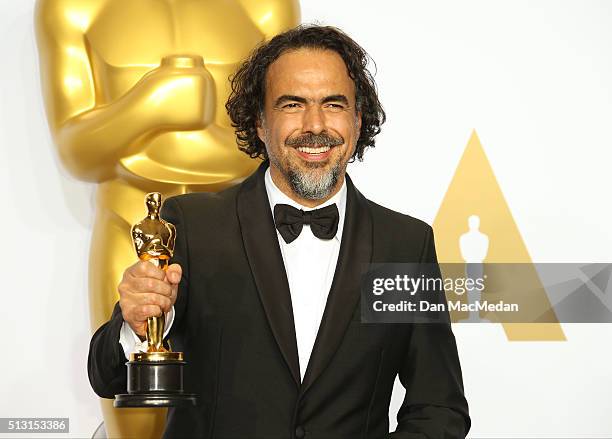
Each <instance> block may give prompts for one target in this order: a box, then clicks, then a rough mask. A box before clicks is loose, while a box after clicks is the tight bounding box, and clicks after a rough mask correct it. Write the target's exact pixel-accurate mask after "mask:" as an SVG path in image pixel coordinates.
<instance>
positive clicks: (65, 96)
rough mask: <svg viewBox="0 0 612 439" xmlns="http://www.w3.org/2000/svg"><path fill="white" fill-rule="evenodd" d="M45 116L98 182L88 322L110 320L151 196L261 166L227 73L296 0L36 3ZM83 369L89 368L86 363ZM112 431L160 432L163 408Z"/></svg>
mask: <svg viewBox="0 0 612 439" xmlns="http://www.w3.org/2000/svg"><path fill="white" fill-rule="evenodd" d="M35 14H36V17H35V20H36V33H37V41H38V49H39V55H40V70H41V78H42V86H43V93H44V98H45V105H46V111H47V117H48V121H49V126H50V129H51V133H52V135H53V138H54V141H55V143H56V145H57V147H58V150H59V157H60V159H61V161H62V162H63V164H64V165H65V167H66V168H67V169H68V170H69V171H70V172H71V173H72V174H73V175H74V176H75V177H76V178H79V179H82V180H85V181H90V182H96V183H98V185H97V194H96V215H95V223H94V230H93V236H92V243H91V253H90V261H89V267H90V270H89V296H90V313H91V327H92V329H94V330H95V329H97V328H98V327H99V326H100V325H101V324H102V323H104V322H105V321H106V320H108V318H109V316H110V314H111V310H112V308H113V306H114V304H115V303H116V301H117V300H118V294H117V285H118V283H119V281H120V278H121V274H122V273H123V271H124V270H125V268H126V267H128V266H129V265H131V264H132V263H133V262H134V259H135V256H134V253H133V249H132V243H131V239H130V227H131V224H133V223H135V222H137V221H138V220H139V219H140V218H139V217H140V215H141V206H142V204H141V203H142V199H143V197H144V196H145V195H146V194H147V193H148V192H155V191H158V192H161V193H162V194H163V195H164V196H165V197H168V196H172V195H176V194H181V193H186V192H192V191H212V190H219V189H222V188H224V187H227V186H230V185H232V184H235V183H237V182H239V181H241V179H243V178H244V177H245V176H246V175H248V174H250V173H251V172H252V171H253V170H254V168H255V167H256V166H257V162H256V161H254V160H251V159H249V158H248V156H246V155H245V154H243V153H242V152H240V151H238V150H237V148H236V142H235V138H234V133H233V130H232V128H231V125H230V121H229V118H228V117H227V115H226V112H225V108H224V104H225V100H226V97H227V95H228V92H229V83H228V80H227V78H228V76H230V75H231V74H232V73H233V72H234V70H235V69H236V68H237V66H238V64H239V63H240V61H241V60H242V59H243V58H244V57H245V56H246V55H247V54H248V53H249V52H250V50H251V49H252V48H253V47H254V46H255V45H256V44H258V43H259V42H261V41H262V40H264V39H268V38H270V37H272V36H273V35H275V34H276V33H278V32H281V31H284V30H286V29H288V28H290V27H293V26H295V25H297V24H298V23H299V4H298V1H297V0H206V1H201V0H200V1H198V0H129V1H125V0H38V2H37V5H36V12H35ZM83 367H85V366H83ZM102 410H103V414H104V420H105V427H106V432H107V435H108V437H112V438H117V437H133V438H140V439H146V438H154V437H159V436H160V435H161V431H162V429H163V425H164V420H165V410H164V409H131V410H124V411H122V410H119V409H114V408H113V406H112V400H102Z"/></svg>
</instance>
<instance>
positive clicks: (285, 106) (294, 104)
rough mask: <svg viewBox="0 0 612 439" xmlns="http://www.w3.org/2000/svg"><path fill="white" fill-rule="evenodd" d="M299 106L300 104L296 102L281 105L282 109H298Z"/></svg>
mask: <svg viewBox="0 0 612 439" xmlns="http://www.w3.org/2000/svg"><path fill="white" fill-rule="evenodd" d="M299 106H300V104H298V103H296V102H292V103H290V104H285V105H283V108H298V107H299Z"/></svg>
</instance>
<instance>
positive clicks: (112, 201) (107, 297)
mask: <svg viewBox="0 0 612 439" xmlns="http://www.w3.org/2000/svg"><path fill="white" fill-rule="evenodd" d="M145 193H146V191H143V190H139V189H136V188H134V187H133V186H129V187H126V186H125V184H124V183H120V182H111V183H105V184H104V185H101V187H100V188H99V192H98V196H97V199H96V204H97V206H96V209H97V211H96V220H95V224H94V230H93V236H92V241H91V249H90V260H89V307H90V308H89V309H90V317H91V325H92V331H95V330H96V329H97V328H98V327H100V325H102V324H103V323H104V322H106V321H108V319H109V318H110V315H111V313H112V310H113V307H114V306H115V303H116V302H117V301H118V300H119V294H118V293H117V285H118V284H119V282H120V281H121V277H122V275H123V271H124V270H125V269H126V268H127V267H128V266H130V265H132V264H133V263H134V262H136V261H137V260H138V259H137V257H136V252H135V250H134V247H133V245H132V241H131V235H130V229H131V226H132V224H133V223H135V222H137V221H138V220H140V219H142V218H143V217H144V216H145V214H146V211H145V207H144V196H145ZM117 343H119V340H117ZM101 405H102V413H103V415H104V424H105V427H106V433H107V436H108V437H109V438H122V439H123V438H138V439H153V438H159V437H161V435H162V433H163V430H164V426H165V420H166V412H167V410H166V409H132V408H129V409H125V408H124V409H115V408H113V400H111V399H101Z"/></svg>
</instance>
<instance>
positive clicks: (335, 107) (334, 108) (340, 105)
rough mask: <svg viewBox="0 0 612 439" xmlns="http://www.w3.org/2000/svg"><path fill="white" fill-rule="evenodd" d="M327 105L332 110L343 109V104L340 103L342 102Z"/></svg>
mask: <svg viewBox="0 0 612 439" xmlns="http://www.w3.org/2000/svg"><path fill="white" fill-rule="evenodd" d="M327 107H328V108H331V109H332V110H343V109H344V105H342V104H334V103H329V104H327Z"/></svg>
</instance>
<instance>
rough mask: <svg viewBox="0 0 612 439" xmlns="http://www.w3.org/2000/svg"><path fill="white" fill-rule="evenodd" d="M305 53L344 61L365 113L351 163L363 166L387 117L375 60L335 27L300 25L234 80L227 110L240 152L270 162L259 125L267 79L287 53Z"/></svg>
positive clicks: (254, 56) (259, 52)
mask: <svg viewBox="0 0 612 439" xmlns="http://www.w3.org/2000/svg"><path fill="white" fill-rule="evenodd" d="M300 48H312V49H325V50H333V51H334V52H336V53H338V55H340V56H341V57H342V59H343V60H344V63H345V64H346V67H347V70H348V74H349V76H350V78H351V79H352V80H353V81H354V83H355V99H356V107H357V111H361V132H360V135H359V139H358V140H357V146H356V148H355V152H354V153H353V156H352V157H351V160H354V159H355V157H357V159H359V160H363V153H364V151H365V149H366V148H367V147H373V146H374V137H375V136H376V135H377V134H378V133H380V126H381V125H382V124H383V123H384V122H385V112H384V110H383V108H382V105H381V104H380V101H379V100H378V94H377V89H376V84H375V82H374V78H373V77H372V74H371V73H370V71H369V70H368V68H367V65H368V61H370V60H371V58H370V56H369V55H368V54H367V52H366V51H365V50H364V49H363V48H362V47H361V46H359V44H357V43H356V42H355V41H353V40H352V39H351V38H350V37H349V36H348V35H346V34H345V33H344V32H342V31H341V30H339V29H337V28H335V27H331V26H318V25H300V26H298V27H295V28H293V29H290V30H288V31H286V32H284V33H282V34H279V35H276V36H275V37H274V38H272V39H271V40H270V41H269V42H265V43H262V44H261V45H259V46H258V47H256V48H255V49H254V50H253V52H252V53H251V55H250V56H249V57H248V58H247V59H246V61H244V62H243V63H242V65H241V66H240V68H239V69H238V71H237V72H236V73H235V74H234V75H233V76H231V77H230V81H231V87H232V91H231V93H230V96H229V98H228V100H227V103H226V104H225V108H226V109H227V113H228V114H229V116H230V118H231V120H232V126H233V127H234V128H235V130H236V137H237V142H238V148H239V149H240V150H241V151H244V152H245V153H246V154H248V155H249V156H251V157H252V158H255V157H260V158H263V159H266V158H268V154H267V153H266V147H265V145H264V143H263V142H262V141H261V140H260V139H259V137H258V136H257V121H258V120H259V118H260V116H261V114H262V113H263V110H264V101H265V80H266V73H267V71H268V67H269V66H270V64H272V63H273V62H274V61H275V60H276V59H278V57H279V56H281V55H282V54H283V53H284V52H286V51H288V50H296V49H300Z"/></svg>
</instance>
